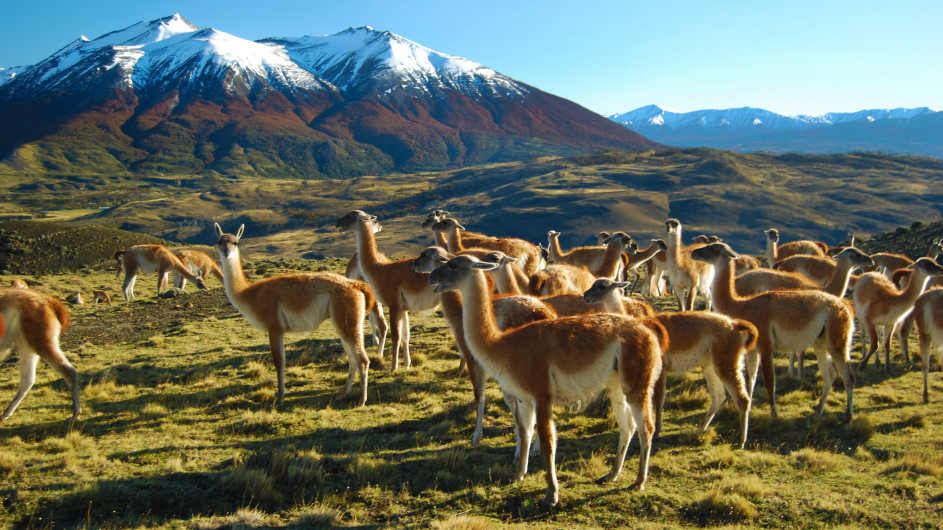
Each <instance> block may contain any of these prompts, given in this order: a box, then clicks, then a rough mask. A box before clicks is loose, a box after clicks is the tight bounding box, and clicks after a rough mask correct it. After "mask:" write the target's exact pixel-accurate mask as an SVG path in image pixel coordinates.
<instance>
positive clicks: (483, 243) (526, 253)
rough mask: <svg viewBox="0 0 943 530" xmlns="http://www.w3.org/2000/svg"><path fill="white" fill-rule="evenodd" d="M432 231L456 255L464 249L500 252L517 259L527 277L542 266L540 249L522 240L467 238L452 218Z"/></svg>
mask: <svg viewBox="0 0 943 530" xmlns="http://www.w3.org/2000/svg"><path fill="white" fill-rule="evenodd" d="M432 229H433V230H434V231H436V232H441V233H442V234H444V235H445V239H446V243H447V244H446V248H448V251H449V252H451V253H453V254H457V253H459V252H461V251H462V250H465V249H466V248H472V247H474V248H484V249H489V250H500V251H501V252H504V253H505V254H507V255H508V256H513V257H515V258H517V259H518V262H517V263H518V266H519V267H520V268H521V270H523V271H524V272H525V273H527V275H528V276H529V275H531V274H533V273H535V272H537V271H538V270H539V269H540V268H541V267H542V266H543V265H544V261H543V258H541V254H540V249H539V248H538V247H537V246H536V245H533V244H531V243H528V242H527V241H524V240H523V239H518V238H513V237H488V236H483V235H481V237H475V238H472V237H469V236H467V233H465V232H464V231H465V227H464V226H462V224H461V223H460V222H459V221H458V219H455V218H452V217H445V218H443V219H440V220H439V221H438V222H436V223H434V224H433V225H432Z"/></svg>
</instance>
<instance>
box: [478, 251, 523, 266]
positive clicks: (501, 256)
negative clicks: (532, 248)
mask: <svg viewBox="0 0 943 530" xmlns="http://www.w3.org/2000/svg"><path fill="white" fill-rule="evenodd" d="M481 261H486V262H488V263H497V264H498V265H507V264H508V263H515V262H517V258H514V257H511V256H508V255H507V254H505V253H504V252H501V251H500V250H495V251H494V252H489V253H487V254H485V255H484V256H482V257H481Z"/></svg>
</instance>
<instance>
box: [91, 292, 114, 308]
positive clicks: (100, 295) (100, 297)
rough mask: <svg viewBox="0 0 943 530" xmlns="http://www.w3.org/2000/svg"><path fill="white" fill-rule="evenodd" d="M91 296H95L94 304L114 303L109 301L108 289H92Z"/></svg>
mask: <svg viewBox="0 0 943 530" xmlns="http://www.w3.org/2000/svg"><path fill="white" fill-rule="evenodd" d="M92 296H94V297H95V299H94V303H96V304H98V303H101V302H108V305H114V304H112V303H111V295H110V294H108V291H92Z"/></svg>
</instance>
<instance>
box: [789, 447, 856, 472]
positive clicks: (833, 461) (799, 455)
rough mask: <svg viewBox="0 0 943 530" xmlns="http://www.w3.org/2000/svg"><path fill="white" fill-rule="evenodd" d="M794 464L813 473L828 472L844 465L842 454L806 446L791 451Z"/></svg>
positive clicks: (797, 467) (790, 455)
mask: <svg viewBox="0 0 943 530" xmlns="http://www.w3.org/2000/svg"><path fill="white" fill-rule="evenodd" d="M789 458H790V459H791V460H792V465H793V466H795V467H796V469H804V470H806V471H809V472H812V473H827V472H829V471H834V470H836V469H838V468H839V467H841V466H843V465H844V462H843V461H842V458H841V456H839V455H836V454H834V453H830V452H828V451H821V450H819V449H813V448H811V447H806V448H804V449H800V450H798V451H793V452H792V453H789Z"/></svg>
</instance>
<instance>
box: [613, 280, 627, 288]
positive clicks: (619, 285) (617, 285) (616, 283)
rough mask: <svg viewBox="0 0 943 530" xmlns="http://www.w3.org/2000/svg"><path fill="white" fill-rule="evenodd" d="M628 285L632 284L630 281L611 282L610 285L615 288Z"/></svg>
mask: <svg viewBox="0 0 943 530" xmlns="http://www.w3.org/2000/svg"><path fill="white" fill-rule="evenodd" d="M630 285H632V282H612V286H613V287H615V288H616V289H625V288H626V287H628V286H630Z"/></svg>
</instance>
